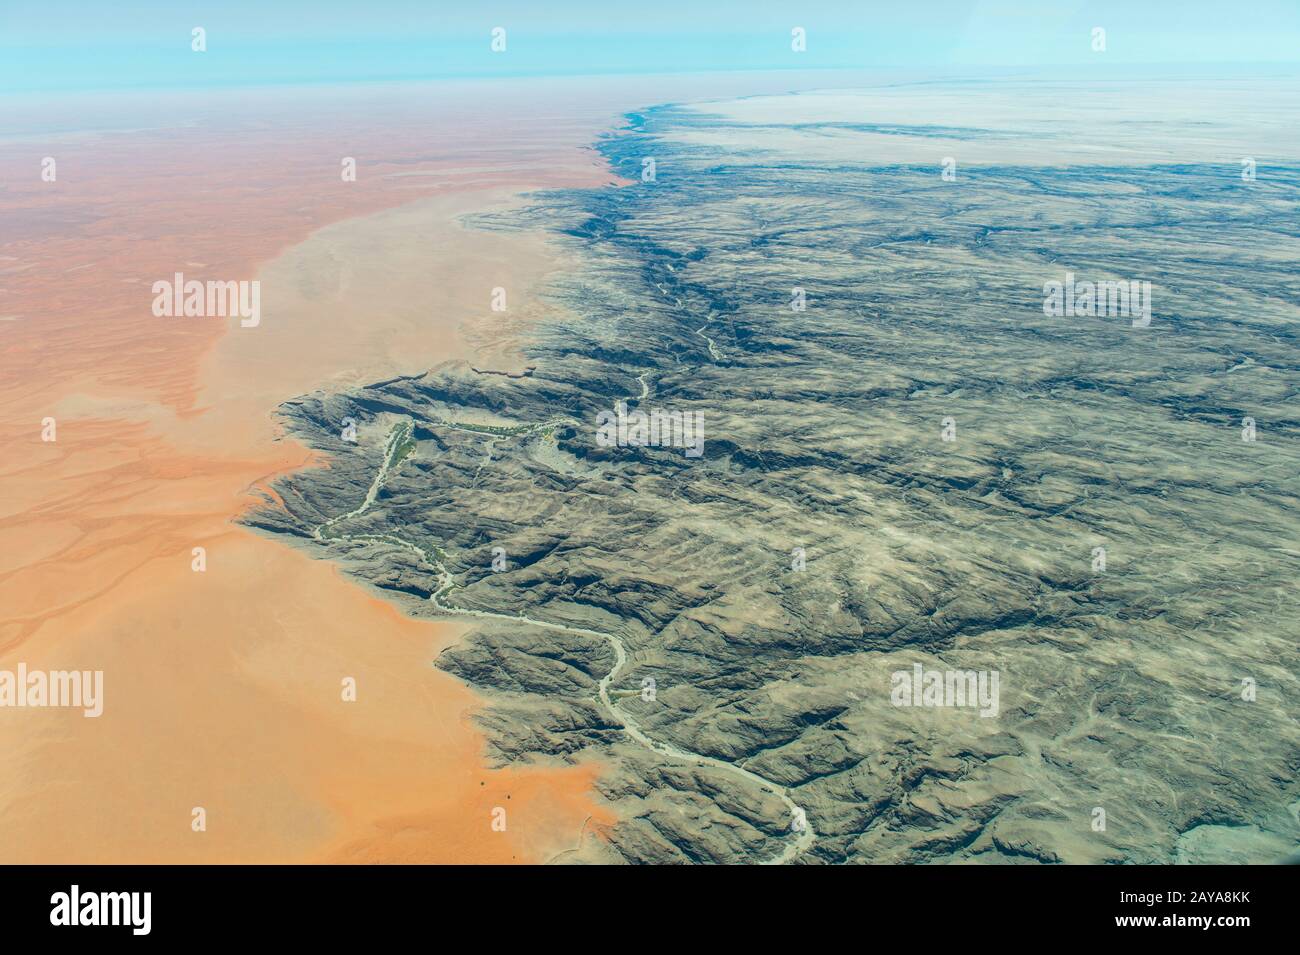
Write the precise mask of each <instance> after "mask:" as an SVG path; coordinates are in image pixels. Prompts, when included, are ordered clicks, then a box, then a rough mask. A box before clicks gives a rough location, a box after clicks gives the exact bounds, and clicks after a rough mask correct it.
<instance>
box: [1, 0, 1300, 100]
mask: <svg viewBox="0 0 1300 955" xmlns="http://www.w3.org/2000/svg"><path fill="white" fill-rule="evenodd" d="M196 26H201V27H203V28H204V29H205V30H206V31H207V45H208V49H207V52H206V53H203V54H196V53H193V52H192V51H191V50H190V31H191V29H192V28H193V27H196ZM496 26H501V27H505V28H506V30H507V49H506V51H505V52H504V53H498V54H494V53H492V52H491V50H490V48H489V40H490V31H491V29H492V28H493V27H496ZM795 26H799V27H803V28H804V29H806V30H807V35H808V49H807V52H805V53H802V54H795V53H793V52H791V50H790V30H791V28H792V27H795ZM1098 26H1100V27H1103V28H1105V30H1106V31H1107V32H1106V45H1107V49H1106V52H1105V53H1104V54H1096V53H1094V52H1093V51H1092V49H1091V47H1090V41H1091V31H1092V28H1093V27H1098ZM1099 56H1100V57H1104V60H1100V59H1099ZM1297 61H1300V0H1245V2H1223V0H1218V2H1207V0H1097V2H1083V0H911V2H900V0H852V2H817V0H800V2H773V0H689V2H680V0H645V2H640V3H627V2H614V0H606V2H601V3H594V2H580V0H531V2H501V3H492V2H482V0H475V2H471V3H465V2H462V3H451V2H442V0H369V2H358V0H342V2H339V0H334V2H330V0H311V2H308V0H224V2H222V3H211V2H187V0H134V2H133V0H66V2H58V0H2V2H0V90H6V91H23V90H56V89H96V88H98V89H116V88H135V87H194V86H223V85H234V84H241V85H242V84H261V83H285V82H332V81H333V82H337V81H342V82H346V81H351V80H374V79H402V78H420V77H446V76H518V75H537V74H585V73H616V72H622V73H655V72H682V71H711V70H739V69H755V70H766V69H819V68H863V69H875V68H893V67H899V68H922V69H925V68H948V69H960V68H962V67H981V66H1013V67H1023V66H1049V67H1050V66H1062V67H1083V66H1085V65H1091V66H1097V65H1100V64H1101V63H1105V64H1106V65H1108V66H1109V65H1112V64H1114V65H1132V64H1143V63H1187V64H1197V63H1256V64H1258V63H1283V62H1286V63H1295V62H1297Z"/></svg>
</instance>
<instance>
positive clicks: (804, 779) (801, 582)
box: [250, 109, 1300, 862]
mask: <svg viewBox="0 0 1300 955" xmlns="http://www.w3.org/2000/svg"><path fill="white" fill-rule="evenodd" d="M710 122H711V120H710V118H709V117H708V116H707V115H705V114H700V113H695V112H686V111H680V110H675V109H663V110H656V111H651V112H649V113H646V114H645V115H643V116H640V117H638V118H637V122H636V124H635V125H634V127H633V128H631V129H629V130H627V131H625V132H624V133H622V134H620V135H617V136H613V137H610V138H609V139H607V140H606V141H604V142H603V143H602V144H601V148H602V150H603V151H604V153H605V154H606V156H607V157H608V159H609V161H610V163H611V166H612V167H613V168H614V169H615V170H616V171H618V172H621V173H623V174H625V175H628V176H629V178H639V176H640V172H641V170H642V169H643V168H644V165H643V159H645V158H647V157H649V158H653V159H654V160H655V169H656V175H655V178H654V181H650V182H638V183H637V184H636V185H633V186H629V187H625V188H620V189H602V190H591V191H572V192H557V193H550V194H546V195H541V196H537V197H535V204H534V205H533V207H532V208H530V209H529V210H528V211H526V212H525V213H523V214H521V215H515V216H513V217H512V218H510V219H489V218H484V219H481V220H479V221H478V222H477V223H476V225H478V226H479V227H481V228H498V229H507V228H545V229H548V230H551V231H552V232H554V233H555V235H556V240H557V241H560V242H563V243H565V244H566V245H567V246H568V247H569V248H570V249H571V250H572V251H573V252H574V254H576V255H579V256H580V257H581V259H580V260H581V262H582V265H583V267H582V268H581V270H579V271H577V272H574V273H571V274H569V275H567V276H565V277H564V278H563V279H561V280H560V281H558V282H557V284H556V285H555V287H554V289H553V290H552V296H553V298H554V299H555V301H556V302H557V303H558V304H560V305H562V306H564V309H565V310H566V311H567V312H568V314H569V315H571V316H573V319H572V320H571V321H568V322H566V323H564V324H563V325H560V324H553V325H546V326H540V327H538V328H537V329H536V330H535V333H534V336H533V339H532V341H531V342H530V344H529V345H528V347H527V349H526V352H527V364H528V366H529V368H530V370H529V373H528V374H527V375H523V376H518V377H513V376H508V375H501V374H494V373H492V372H491V370H490V369H474V368H471V367H468V366H465V365H451V366H447V367H444V368H440V369H436V370H434V371H431V372H429V373H428V374H426V375H422V376H417V377H411V378H401V379H396V380H392V381H386V382H379V383H376V384H373V385H371V386H369V387H366V388H361V389H358V390H355V391H351V392H347V393H341V394H315V395H310V396H306V397H303V398H301V399H299V400H297V401H294V402H291V403H289V404H287V405H286V406H285V407H284V409H283V411H284V415H285V417H286V419H287V421H288V422H289V424H290V427H291V429H292V430H293V432H294V433H295V435H296V436H299V437H300V438H301V439H303V440H304V441H306V442H308V443H310V444H311V445H312V446H314V447H316V448H318V449H320V450H322V451H325V452H326V453H328V454H329V456H330V467H329V468H327V469H318V470H312V471H306V472H302V473H300V474H297V475H294V476H292V477H289V478H286V479H284V480H282V481H280V482H279V484H278V485H277V491H278V493H279V495H280V496H281V498H282V501H283V506H282V507H281V506H276V507H270V506H268V507H266V508H264V509H262V510H260V511H258V512H257V513H255V514H254V515H252V516H251V517H250V521H251V522H252V523H254V524H256V525H257V526H259V527H262V528H264V529H266V530H268V531H272V532H276V533H283V534H288V535H295V536H297V537H299V538H301V539H302V540H303V541H304V543H306V544H307V545H308V546H311V547H314V548H318V549H319V551H320V553H321V554H322V556H328V557H330V558H332V559H335V560H339V561H340V562H342V563H343V564H344V565H345V566H346V567H347V568H348V569H349V570H350V571H351V572H353V573H355V574H357V575H358V576H360V577H361V578H363V579H364V580H366V581H368V582H370V583H372V584H373V585H374V586H376V587H379V588H382V589H384V590H386V591H388V592H390V593H391V594H392V595H393V598H394V599H395V600H398V601H401V602H402V603H403V605H404V606H405V607H406V608H407V609H408V610H409V611H410V612H412V613H416V614H440V613H446V612H456V611H458V610H464V611H478V612H480V613H483V614H492V615H494V616H491V617H485V618H484V620H483V623H482V626H481V627H479V629H477V630H476V632H475V633H474V635H473V637H472V638H471V639H470V641H469V642H468V643H466V644H465V645H463V646H460V647H457V648H454V649H452V650H449V651H447V652H446V653H444V654H443V656H442V657H441V658H440V659H439V661H438V665H439V666H441V667H443V668H444V669H446V670H448V671H450V672H452V673H454V674H456V675H458V676H459V677H461V678H463V679H465V680H466V681H468V682H471V683H473V684H475V685H476V686H478V687H480V688H482V689H483V690H485V691H486V692H487V694H488V695H489V698H490V699H491V700H492V706H491V707H490V708H489V709H488V710H487V711H486V713H485V714H484V715H483V717H482V722H483V723H484V725H485V726H486V727H487V728H488V730H489V735H490V740H491V745H492V746H493V748H494V751H495V755H496V756H497V757H498V758H500V759H501V760H527V759H564V758H571V757H573V756H574V755H575V754H579V753H582V752H598V753H599V754H600V755H601V756H602V757H603V758H604V759H605V760H606V762H607V765H608V766H609V767H610V768H609V770H608V772H607V773H606V774H605V776H604V777H603V778H602V780H601V786H602V789H603V791H604V794H605V796H606V797H608V798H609V799H610V800H612V801H613V802H614V803H615V805H616V807H617V808H618V810H619V812H620V814H621V817H622V819H623V820H624V821H623V822H621V823H620V824H619V825H617V826H616V827H614V828H613V829H612V830H611V831H610V832H609V833H607V836H608V842H607V845H606V846H605V848H604V849H603V850H601V851H604V852H612V853H615V854H617V855H619V856H621V857H623V858H625V859H628V860H631V861H715V862H721V861H746V860H760V859H761V860H768V859H771V858H773V857H778V856H780V854H781V853H783V852H785V851H787V849H788V847H789V846H790V844H791V842H792V840H796V839H797V838H798V835H799V831H800V830H799V827H798V825H797V824H796V825H794V826H793V828H792V819H791V806H790V805H789V804H788V802H787V801H785V800H784V799H783V797H784V796H785V794H789V797H788V798H789V799H791V800H793V802H794V803H795V804H797V806H798V807H799V808H800V809H802V810H804V811H806V815H807V821H808V823H809V827H810V829H811V831H812V832H814V833H815V838H812V839H811V840H809V841H808V844H807V845H806V847H805V846H800V847H799V850H798V851H797V852H795V853H791V858H793V859H795V860H796V861H803V862H841V861H891V862H893V861H900V862H923V861H936V860H960V859H974V860H979V861H1002V862H1027V861H1029V862H1034V861H1037V862H1057V861H1064V862H1100V861H1106V862H1164V861H1172V860H1173V859H1175V858H1182V857H1184V856H1186V855H1187V853H1188V852H1189V851H1190V850H1188V845H1189V840H1191V842H1192V843H1194V847H1195V850H1196V853H1198V855H1197V859H1198V860H1199V861H1209V860H1213V859H1215V858H1226V857H1228V856H1232V855H1234V854H1241V853H1243V852H1244V853H1245V854H1246V855H1248V856H1250V857H1253V858H1256V859H1258V860H1259V861H1266V857H1268V856H1270V855H1272V854H1276V855H1279V856H1280V855H1282V854H1283V853H1284V852H1285V851H1286V849H1287V847H1288V846H1290V845H1292V844H1294V841H1295V838H1296V833H1297V819H1296V813H1297V807H1298V806H1300V802H1298V800H1300V792H1297V783H1296V771H1297V766H1298V764H1300V746H1298V745H1297V744H1298V743H1300V732H1298V727H1297V724H1296V720H1295V718H1294V715H1293V714H1294V706H1293V704H1292V703H1291V700H1293V699H1294V694H1295V691H1296V689H1297V687H1296V679H1295V673H1296V672H1297V664H1298V663H1300V659H1298V657H1300V654H1298V653H1297V648H1296V635H1297V634H1296V630H1295V620H1296V618H1297V614H1296V611H1297V606H1296V597H1295V590H1294V579H1295V576H1296V572H1297V570H1298V569H1300V545H1297V543H1296V541H1297V533H1296V532H1297V530H1300V510H1298V508H1300V488H1298V486H1297V480H1296V474H1297V465H1300V451H1298V450H1297V447H1298V446H1297V443H1296V441H1297V437H1300V404H1298V403H1297V400H1296V392H1295V382H1296V381H1297V370H1300V350H1297V333H1296V329H1297V315H1296V310H1295V307H1294V304H1293V303H1294V302H1295V301H1296V292H1297V288H1296V282H1295V278H1294V275H1293V273H1292V272H1291V265H1290V264H1289V262H1294V260H1295V256H1294V253H1295V252H1296V251H1300V250H1298V249H1297V245H1298V244H1300V239H1298V238H1297V237H1296V236H1295V234H1294V228H1293V226H1292V225H1290V223H1293V222H1294V221H1295V216H1296V213H1297V211H1300V209H1298V208H1297V207H1298V205H1300V203H1298V202H1297V198H1298V197H1300V193H1298V192H1297V186H1298V185H1300V170H1295V169H1282V170H1280V171H1278V172H1277V173H1276V175H1275V176H1274V177H1273V179H1272V180H1271V182H1270V183H1268V184H1265V183H1262V182H1261V183H1257V184H1256V185H1258V186H1259V187H1260V188H1259V189H1258V190H1256V191H1255V192H1253V193H1251V194H1250V195H1249V196H1245V195H1243V194H1242V192H1241V191H1240V190H1237V189H1234V188H1232V186H1231V180H1230V179H1227V178H1226V177H1225V175H1224V173H1223V171H1222V170H1221V169H1214V168H1207V167H1202V166H1198V165H1187V166H1168V167H1159V168H1156V169H1152V168H1098V167H1080V168H1060V169H1049V168H1035V169H1026V168H997V167H986V168H981V169H975V170H970V171H966V172H965V173H964V175H963V180H962V183H961V185H960V187H954V185H953V184H951V183H946V182H944V181H943V180H942V179H941V178H940V177H939V175H938V174H937V173H936V171H934V170H932V169H919V168H912V167H906V166H900V167H864V166H859V165H855V164H854V163H853V162H852V161H851V156H846V157H845V158H844V161H843V162H835V163H825V162H822V163H814V162H809V161H800V160H798V159H797V158H795V157H792V156H783V155H780V154H777V155H771V154H762V155H755V154H744V153H742V154H732V153H727V152H724V151H721V150H715V149H711V148H706V147H703V146H700V145H698V144H695V143H692V142H688V141H685V139H684V138H679V134H681V133H682V131H684V130H686V131H689V130H692V129H698V128H700V127H701V125H708V124H709V123H710ZM978 132H979V131H975V133H978ZM975 133H972V135H974V134H975ZM1261 233H1263V234H1264V235H1266V236H1267V238H1266V239H1263V240H1262V239H1261V238H1260V234H1261ZM1261 241H1263V242H1264V243H1265V245H1267V246H1269V247H1270V248H1272V249H1273V254H1271V255H1270V256H1267V257H1262V256H1258V255H1252V254H1249V253H1248V252H1247V251H1245V249H1246V243H1247V242H1250V243H1252V244H1258V243H1260V242H1261ZM1282 248H1286V249H1289V250H1290V252H1291V253H1292V254H1291V255H1290V256H1286V255H1282V254H1281V253H1280V252H1279V251H1278V250H1279V249H1282ZM1067 268H1069V269H1070V270H1072V271H1073V272H1076V273H1079V274H1081V275H1085V274H1086V275H1089V276H1093V277H1096V278H1099V279H1101V278H1112V277H1113V278H1125V279H1127V278H1129V277H1132V278H1141V279H1145V280H1149V281H1151V282H1152V283H1153V285H1154V286H1155V290H1156V291H1155V296H1156V297H1155V299H1154V300H1155V302H1157V303H1158V304H1156V305H1155V307H1154V308H1153V320H1152V322H1151V325H1150V327H1145V328H1143V327H1134V326H1133V324H1132V323H1131V322H1130V321H1129V319H1128V318H1127V317H1113V316H1112V317H1100V316H1076V317H1065V318H1057V317H1049V316H1046V315H1045V314H1044V310H1043V283H1044V282H1046V281H1050V280H1055V279H1060V278H1062V276H1063V273H1064V272H1065V270H1066V269H1067ZM620 402H623V403H624V406H625V408H626V410H627V411H628V412H636V411H644V412H651V411H654V410H659V411H661V412H664V413H665V414H668V415H678V416H679V417H681V418H682V419H683V420H693V419H692V418H689V417H687V416H693V415H698V416H699V419H698V420H699V421H701V422H702V433H703V439H704V444H703V453H702V455H700V456H699V457H691V456H689V455H687V454H686V453H685V448H683V447H681V446H680V444H681V443H680V442H678V443H677V445H676V446H674V443H673V442H672V441H671V440H670V441H666V442H662V443H661V444H660V445H644V444H642V445H637V444H635V443H625V444H623V445H622V446H619V443H618V442H615V443H614V446H610V443H609V442H608V441H602V440H601V439H600V431H599V428H600V423H601V421H602V419H601V418H600V416H601V414H602V413H607V412H614V411H615V410H616V406H617V405H618V403H620ZM1247 418H1248V419H1251V421H1252V422H1253V423H1254V425H1255V428H1256V431H1255V432H1252V434H1253V436H1254V440H1243V436H1244V435H1245V431H1243V428H1244V425H1243V419H1247ZM347 419H351V420H353V421H355V422H358V431H357V439H356V441H355V442H353V441H349V440H346V439H345V438H344V422H345V421H346V420H347ZM395 429H400V430H395ZM381 474H382V480H380V479H378V476H380V475H381ZM363 504H364V506H361V507H359V505H363ZM322 528H326V530H325V531H322ZM505 617H516V618H517V617H524V618H527V619H528V620H532V621H541V622H546V623H549V624H552V625H556V626H551V627H543V626H537V625H534V624H530V623H527V622H523V621H521V620H516V621H512V620H509V619H503V618H505ZM603 634H613V635H615V638H616V640H617V642H618V644H619V645H620V646H621V647H622V648H623V649H624V650H625V652H626V656H627V660H626V663H625V664H624V665H623V666H622V667H621V668H619V667H617V666H616V659H615V657H616V652H615V650H614V649H613V647H612V645H611V644H610V642H608V641H607V640H606V639H603V638H602V635H603ZM914 664H921V665H922V667H923V668H924V669H927V670H940V671H952V670H956V671H963V672H966V671H974V672H993V673H996V674H997V675H998V677H999V681H998V686H999V688H1000V698H999V699H998V701H997V705H996V708H995V709H996V712H992V713H986V714H985V715H981V713H980V712H979V711H978V710H977V709H976V708H974V707H969V706H967V707H961V706H957V707H929V706H911V705H903V706H900V705H897V704H898V702H899V701H898V698H897V696H896V695H895V694H894V693H893V692H892V690H893V688H894V686H895V680H894V679H893V674H895V673H897V672H910V671H911V670H912V667H913V666H914ZM611 671H616V672H615V675H614V677H613V678H612V679H609V680H608V686H607V688H606V689H607V694H606V696H607V697H608V701H609V705H608V706H607V705H605V700H604V699H603V698H602V689H601V682H602V680H604V679H605V678H606V677H607V675H608V674H610V673H611ZM1243 681H1245V682H1243ZM611 709H612V712H611ZM619 714H624V716H625V717H626V719H627V720H630V721H632V722H634V724H635V725H636V726H638V727H639V728H640V731H641V732H643V733H644V734H645V735H646V736H647V737H648V738H649V739H650V740H651V741H654V742H657V743H660V744H662V745H663V746H664V747H667V749H666V750H662V751H658V750H656V749H654V748H653V747H652V746H650V745H647V744H645V743H644V742H643V741H638V740H636V739H635V738H632V737H631V735H630V734H629V732H628V731H627V730H626V728H625V726H624V725H623V718H622V717H620V716H619ZM683 754H691V755H692V757H699V758H700V760H703V761H699V760H696V759H694V758H686V756H685V755H683ZM710 761H713V762H710ZM719 763H721V764H726V765H718V764H719ZM728 767H736V768H737V769H739V770H743V771H745V773H748V774H749V775H744V774H742V773H740V772H735V771H732V770H730V769H729V768H728ZM1099 809H1100V810H1103V811H1104V819H1105V825H1104V827H1098V825H1097V820H1098V818H1099V816H1098V813H1097V810H1099ZM1207 827H1209V828H1207ZM1198 832H1199V833H1201V835H1197V834H1196V833H1198ZM1204 833H1211V836H1212V838H1211V836H1205V835H1203V834H1204ZM1234 833H1240V834H1242V838H1245V837H1247V836H1248V838H1246V841H1245V842H1241V841H1239V840H1238V838H1237V836H1234ZM591 851H597V850H594V849H593V850H591ZM1216 852H1217V853H1218V854H1217V855H1216Z"/></svg>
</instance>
